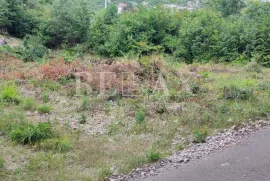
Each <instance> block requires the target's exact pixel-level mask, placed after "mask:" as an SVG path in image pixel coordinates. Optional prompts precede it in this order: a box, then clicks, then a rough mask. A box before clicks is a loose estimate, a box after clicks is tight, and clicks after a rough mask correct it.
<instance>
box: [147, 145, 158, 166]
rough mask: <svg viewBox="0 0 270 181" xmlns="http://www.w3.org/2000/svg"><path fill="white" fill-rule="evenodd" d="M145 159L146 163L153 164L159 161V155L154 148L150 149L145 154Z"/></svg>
mask: <svg viewBox="0 0 270 181" xmlns="http://www.w3.org/2000/svg"><path fill="white" fill-rule="evenodd" d="M146 157H147V160H148V162H150V163H153V162H156V161H158V160H160V158H161V155H160V153H159V152H157V151H156V149H155V148H154V147H152V149H151V150H150V151H149V152H147V153H146Z"/></svg>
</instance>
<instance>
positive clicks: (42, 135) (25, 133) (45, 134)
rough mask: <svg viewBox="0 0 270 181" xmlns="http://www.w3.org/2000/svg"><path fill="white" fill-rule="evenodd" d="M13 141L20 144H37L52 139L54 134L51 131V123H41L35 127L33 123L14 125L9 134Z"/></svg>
mask: <svg viewBox="0 0 270 181" xmlns="http://www.w3.org/2000/svg"><path fill="white" fill-rule="evenodd" d="M9 136H10V138H11V140H12V141H15V142H17V143H20V144H35V143H37V142H40V141H42V140H45V139H48V138H52V137H53V136H54V133H53V131H52V129H51V124H50V123H39V124H38V125H34V124H32V123H23V122H22V123H20V124H18V125H14V127H13V128H12V130H11V131H10V132H9Z"/></svg>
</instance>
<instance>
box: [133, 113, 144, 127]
mask: <svg viewBox="0 0 270 181" xmlns="http://www.w3.org/2000/svg"><path fill="white" fill-rule="evenodd" d="M135 116H136V123H137V124H142V123H143V122H144V120H145V112H144V111H143V110H137V111H136V115H135Z"/></svg>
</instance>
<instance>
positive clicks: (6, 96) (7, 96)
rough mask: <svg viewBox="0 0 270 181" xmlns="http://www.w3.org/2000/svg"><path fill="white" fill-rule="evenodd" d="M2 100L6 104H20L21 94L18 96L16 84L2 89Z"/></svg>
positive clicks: (0, 94)
mask: <svg viewBox="0 0 270 181" xmlns="http://www.w3.org/2000/svg"><path fill="white" fill-rule="evenodd" d="M0 98H1V99H2V100H3V101H4V102H9V103H12V102H13V103H16V104H19V103H20V98H19V94H18V91H17V88H16V86H15V84H11V85H4V86H3V87H2V90H1V91H0Z"/></svg>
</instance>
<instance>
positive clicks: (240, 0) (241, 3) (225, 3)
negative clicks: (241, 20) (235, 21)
mask: <svg viewBox="0 0 270 181" xmlns="http://www.w3.org/2000/svg"><path fill="white" fill-rule="evenodd" d="M206 6H208V7H210V8H213V9H216V10H218V11H220V12H221V14H222V15H223V16H225V17H226V16H229V15H235V14H238V13H239V12H240V11H241V10H242V9H243V8H244V7H245V6H246V3H245V0H207V1H206Z"/></svg>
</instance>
